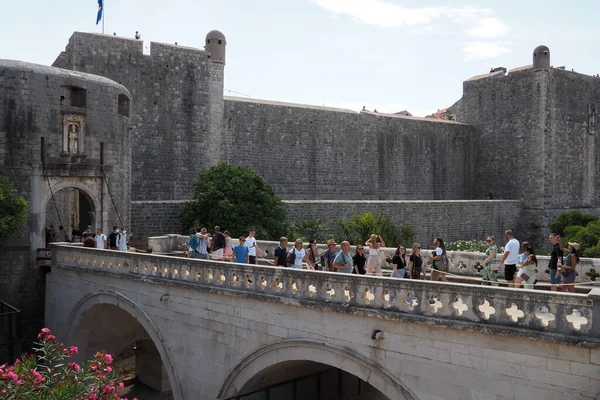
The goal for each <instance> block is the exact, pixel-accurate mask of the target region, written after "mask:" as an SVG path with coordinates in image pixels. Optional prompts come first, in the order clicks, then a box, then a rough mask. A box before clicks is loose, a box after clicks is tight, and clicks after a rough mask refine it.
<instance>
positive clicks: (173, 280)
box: [52, 246, 600, 343]
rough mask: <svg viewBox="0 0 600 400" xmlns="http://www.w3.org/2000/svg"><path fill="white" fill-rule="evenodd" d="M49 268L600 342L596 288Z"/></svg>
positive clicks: (120, 255) (215, 270)
mask: <svg viewBox="0 0 600 400" xmlns="http://www.w3.org/2000/svg"><path fill="white" fill-rule="evenodd" d="M52 264H53V268H65V269H73V270H77V271H81V272H88V273H94V274H104V275H106V274H108V275H112V276H116V277H119V278H123V279H134V280H140V281H143V282H151V283H153V284H162V285H168V286H172V285H176V286H183V287H186V288H187V289H190V290H198V291H209V292H212V293H220V294H224V295H231V296H238V297H239V296H247V297H249V298H253V299H258V300H263V301H267V302H282V303H285V304H291V305H296V306H299V307H311V308H326V309H330V310H332V311H336V312H343V313H351V314H357V315H358V314H360V315H362V316H372V317H377V318H384V319H391V320H401V321H412V322H419V323H426V324H431V325H438V326H445V327H449V328H454V329H468V330H478V331H483V332H487V333H490V332H493V333H498V334H504V335H510V336H524V337H535V338H537V339H545V340H550V341H563V342H565V343H573V342H584V341H586V340H589V341H592V342H594V341H595V340H596V339H597V338H598V337H600V326H599V325H598V322H597V321H595V320H596V319H598V317H597V313H598V308H599V307H600V306H599V307H596V305H595V302H597V301H598V300H597V299H598V298H599V296H600V292H599V291H598V290H597V289H594V290H592V291H590V293H588V294H566V293H555V292H546V291H534V290H524V289H509V288H497V287H488V286H480V285H469V284H455V283H442V282H431V281H413V280H402V279H389V278H385V277H371V276H357V275H351V274H340V273H329V272H323V271H306V270H295V269H288V268H277V267H269V266H257V265H245V264H235V263H227V262H216V261H204V260H192V259H183V258H176V257H170V256H160V255H152V254H138V253H125V252H117V251H103V250H96V249H88V248H78V247H71V246H55V247H54V248H53V252H52Z"/></svg>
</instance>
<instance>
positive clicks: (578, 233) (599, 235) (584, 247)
mask: <svg viewBox="0 0 600 400" xmlns="http://www.w3.org/2000/svg"><path fill="white" fill-rule="evenodd" d="M550 229H551V230H552V231H553V232H556V233H558V234H559V235H561V236H562V237H563V244H564V245H565V246H566V244H567V243H568V242H575V243H579V245H580V246H581V249H580V254H579V255H580V256H582V257H600V218H598V217H595V216H593V215H586V214H582V213H580V212H578V211H570V212H567V213H564V214H561V215H560V216H559V217H558V218H557V219H556V221H555V222H553V223H551V224H550Z"/></svg>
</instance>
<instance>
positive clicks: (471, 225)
mask: <svg viewBox="0 0 600 400" xmlns="http://www.w3.org/2000/svg"><path fill="white" fill-rule="evenodd" d="M285 203H286V207H287V210H288V216H289V218H290V219H291V220H294V221H301V220H306V219H317V218H323V219H324V220H326V221H327V222H328V223H330V226H332V227H333V226H335V221H336V220H337V219H338V218H348V217H351V216H352V215H353V214H354V213H362V212H364V211H368V212H370V213H372V214H387V215H389V216H390V217H391V219H392V220H393V221H394V223H396V224H397V225H398V226H401V225H403V224H406V225H409V226H411V227H412V228H413V229H414V231H415V240H416V241H418V242H421V243H422V244H423V245H424V246H425V247H427V246H428V245H429V244H430V242H431V241H432V239H433V238H434V237H435V236H440V237H442V238H444V240H445V241H446V242H447V243H448V242H451V241H456V240H473V239H475V240H485V238H486V237H487V236H488V235H495V236H496V238H502V237H503V234H504V231H505V230H506V229H513V230H514V231H515V234H516V235H517V236H518V237H519V238H522V237H523V236H522V235H521V232H522V231H521V221H520V220H521V215H522V204H521V202H520V201H509V200H481V201H408V200H407V201H368V200H365V201H323V200H314V201H299V200H287V201H286V202H285ZM388 245H389V246H390V247H392V246H394V245H395V244H394V243H388Z"/></svg>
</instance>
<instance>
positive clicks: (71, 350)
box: [69, 346, 79, 357]
mask: <svg viewBox="0 0 600 400" xmlns="http://www.w3.org/2000/svg"><path fill="white" fill-rule="evenodd" d="M78 351H79V350H78V349H77V346H71V347H69V355H70V356H71V357H72V356H74V355H76V354H77V352H78Z"/></svg>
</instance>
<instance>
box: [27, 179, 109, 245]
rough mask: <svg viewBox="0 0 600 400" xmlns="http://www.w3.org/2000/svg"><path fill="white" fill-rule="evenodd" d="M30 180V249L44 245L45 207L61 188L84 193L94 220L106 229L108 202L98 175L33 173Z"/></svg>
mask: <svg viewBox="0 0 600 400" xmlns="http://www.w3.org/2000/svg"><path fill="white" fill-rule="evenodd" d="M33 178H34V180H33V182H32V185H33V192H32V197H31V206H30V208H31V215H32V218H33V221H32V222H33V226H32V230H31V234H30V240H31V246H32V250H35V249H36V248H41V247H44V242H45V238H44V236H45V228H46V226H45V223H46V217H47V215H46V207H47V206H48V203H49V202H51V201H52V195H53V194H56V193H58V192H60V191H61V190H63V189H70V188H72V189H77V190H79V191H80V192H81V193H83V194H84V195H85V197H86V198H87V199H88V201H89V202H90V205H91V207H92V208H93V210H94V214H95V221H96V224H97V225H98V226H101V227H103V228H104V229H107V227H108V224H109V221H108V212H107V210H108V203H107V196H103V194H102V191H103V181H102V180H101V179H100V178H99V177H87V178H82V177H70V176H47V177H45V176H42V175H41V174H40V175H34V176H33Z"/></svg>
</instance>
